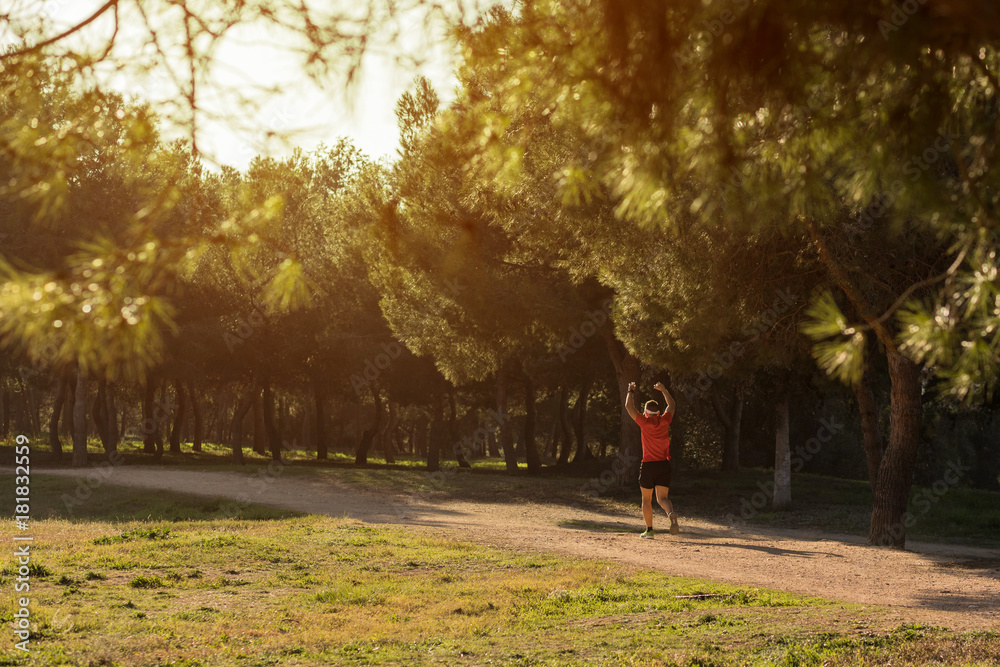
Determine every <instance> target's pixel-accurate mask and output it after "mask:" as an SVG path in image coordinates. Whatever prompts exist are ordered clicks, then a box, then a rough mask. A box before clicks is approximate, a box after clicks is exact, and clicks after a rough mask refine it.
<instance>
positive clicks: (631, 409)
mask: <svg viewBox="0 0 1000 667" xmlns="http://www.w3.org/2000/svg"><path fill="white" fill-rule="evenodd" d="M625 411H626V412H628V416H629V417H631V418H632V421H635V418H636V417H638V416H639V411H638V410H636V409H635V382H629V383H628V391H627V392H626V393H625Z"/></svg>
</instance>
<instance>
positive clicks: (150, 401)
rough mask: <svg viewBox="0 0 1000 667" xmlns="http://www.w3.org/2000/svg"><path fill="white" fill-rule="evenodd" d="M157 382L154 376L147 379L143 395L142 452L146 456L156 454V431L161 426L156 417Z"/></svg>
mask: <svg viewBox="0 0 1000 667" xmlns="http://www.w3.org/2000/svg"><path fill="white" fill-rule="evenodd" d="M155 403H156V380H154V379H153V376H152V375H148V376H147V377H146V386H145V387H144V389H143V393H142V451H143V453H144V454H156V440H157V435H156V431H157V430H158V429H159V424H158V422H157V420H156V415H155Z"/></svg>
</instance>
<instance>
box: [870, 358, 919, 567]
mask: <svg viewBox="0 0 1000 667" xmlns="http://www.w3.org/2000/svg"><path fill="white" fill-rule="evenodd" d="M888 357H889V379H890V380H891V382H892V389H891V393H890V400H891V405H890V417H889V445H888V446H887V447H886V449H885V453H884V454H883V456H882V462H881V464H880V465H879V469H878V476H877V477H876V483H875V491H874V494H875V497H874V504H873V508H872V521H871V529H870V530H869V532H868V543H869V544H875V545H879V546H891V547H895V548H899V549H902V548H903V547H904V546H905V545H906V528H907V526H906V520H905V519H906V517H904V514H905V513H906V504H907V501H908V499H909V496H910V486H911V485H912V484H913V468H914V465H915V464H916V460H917V449H918V447H919V445H920V420H921V411H922V406H921V404H920V395H921V387H920V366H919V365H917V364H915V363H913V362H912V361H910V360H909V359H908V358H906V357H904V356H903V355H901V354H900V353H899V352H897V351H895V350H890V351H889V352H888Z"/></svg>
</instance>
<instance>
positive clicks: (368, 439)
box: [354, 382, 382, 466]
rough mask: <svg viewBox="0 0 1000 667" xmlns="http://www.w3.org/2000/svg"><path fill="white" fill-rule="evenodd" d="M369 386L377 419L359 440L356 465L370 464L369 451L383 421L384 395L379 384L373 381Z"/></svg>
mask: <svg viewBox="0 0 1000 667" xmlns="http://www.w3.org/2000/svg"><path fill="white" fill-rule="evenodd" d="M368 388H369V389H370V390H371V392H372V399H373V400H374V401H375V421H374V423H372V425H371V427H370V428H366V429H365V430H364V432H363V433H362V434H361V439H360V440H358V447H357V449H355V451H354V465H359V466H363V465H367V464H368V451H369V450H370V449H371V446H372V440H374V439H375V433H376V432H377V431H378V426H379V422H381V421H382V396H381V395H380V393H379V389H378V385H376V384H375V383H374V382H372V383H371V384H370V385H368Z"/></svg>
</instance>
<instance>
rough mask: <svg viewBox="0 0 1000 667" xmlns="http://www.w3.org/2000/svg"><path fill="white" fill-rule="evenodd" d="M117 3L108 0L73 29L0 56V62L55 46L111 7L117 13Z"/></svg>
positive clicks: (116, 1) (114, 0) (117, 0)
mask: <svg viewBox="0 0 1000 667" xmlns="http://www.w3.org/2000/svg"><path fill="white" fill-rule="evenodd" d="M118 2H119V0H108V2H106V3H104V4H103V5H102V6H101V7H100V9H98V10H97V11H96V12H94V13H93V14H91V15H90V16H89V17H88V18H85V19H84V20H83V21H80V22H79V23H77V24H76V25H74V26H73V27H71V28H69V29H67V30H65V31H64V32H61V33H60V34H58V35H56V36H54V37H50V38H48V39H46V40H44V41H41V42H39V43H37V44H33V45H32V46H28V47H25V48H23V49H21V50H19V51H11V52H10V53H5V54H3V55H0V62H2V61H4V60H9V59H10V58H19V57H21V56H25V55H27V54H29V53H34V52H36V51H40V50H41V49H44V48H45V47H46V46H50V45H52V44H55V43H56V42H58V41H61V40H63V39H66V38H67V37H69V36H70V35H72V34H74V33H76V32H78V31H79V30H82V29H83V28H85V27H87V26H88V25H90V24H91V23H93V22H94V21H96V20H97V19H99V18H100V17H101V16H102V15H103V14H104V13H105V12H107V11H108V10H109V9H111V8H112V7H114V8H115V12H116V13H117V11H118ZM115 27H116V30H115V31H116V32H117V21H116V23H115Z"/></svg>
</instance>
